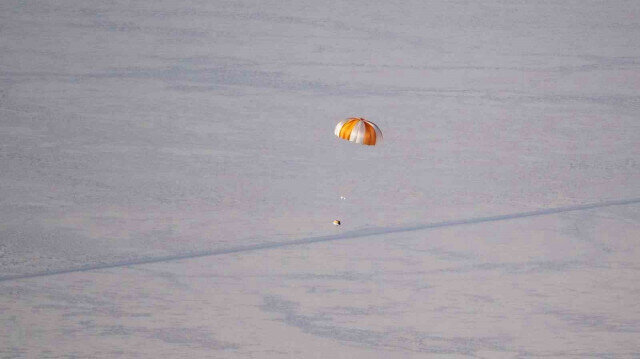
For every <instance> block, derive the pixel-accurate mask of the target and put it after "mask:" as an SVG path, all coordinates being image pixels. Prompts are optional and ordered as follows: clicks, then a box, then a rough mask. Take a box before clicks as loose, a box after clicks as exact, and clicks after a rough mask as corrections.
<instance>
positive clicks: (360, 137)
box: [334, 117, 382, 146]
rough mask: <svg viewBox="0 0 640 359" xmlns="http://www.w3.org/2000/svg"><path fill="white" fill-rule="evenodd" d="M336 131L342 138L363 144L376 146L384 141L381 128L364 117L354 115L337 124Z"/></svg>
mask: <svg viewBox="0 0 640 359" xmlns="http://www.w3.org/2000/svg"><path fill="white" fill-rule="evenodd" d="M334 133H335V134H336V136H338V137H340V138H342V139H345V140H348V141H351V142H355V143H359V144H362V145H368V146H375V145H377V144H379V143H380V142H381V141H382V131H380V128H379V127H378V126H377V125H376V124H375V123H373V122H371V121H367V120H365V119H364V118H362V117H352V118H348V119H346V120H344V121H341V122H340V123H338V124H337V125H336V129H335V131H334Z"/></svg>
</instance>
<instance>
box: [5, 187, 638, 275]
mask: <svg viewBox="0 0 640 359" xmlns="http://www.w3.org/2000/svg"><path fill="white" fill-rule="evenodd" d="M633 204H640V198H631V199H625V200H615V201H603V202H596V203H588V204H582V205H574V206H565V207H556V208H547V209H540V210H536V211H528V212H517V213H511V214H501V215H495V216H488V217H475V218H468V219H459V220H449V221H442V222H434V223H424V224H415V225H409V226H397V227H372V228H365V229H359V230H353V231H348V232H342V233H340V234H331V235H324V236H317V237H307V238H301V239H293V240H289V241H281V242H277V243H262V244H250V245H245V246H236V247H231V248H226V249H214V250H209V251H199V252H190V253H182V254H176V255H167V256H158V257H148V258H139V259H134V260H127V261H117V262H112V263H101V264H90V265H85V266H78V267H74V268H67V269H60V270H51V271H42V272H35V273H30V274H16V275H6V276H0V282H6V281H11V280H17V279H29V278H38V277H45V276H51V275H57V274H65V273H75V272H86V271H92V270H98V269H109V268H118V267H128V266H135V265H141V264H149V263H158V262H168V261H178V260H183V259H192V258H199V257H210V256H219V255H225V254H234V253H243V252H251V251H258V250H267V249H276V248H283V247H290V246H296V245H305V244H312V243H318V242H329V241H335V240H344V239H356V238H362V237H369V236H375V235H383V234H394V233H402V232H412V231H420V230H427V229H434V228H443V227H454V226H462V225H473V224H480V223H487V222H497V221H507V220H512V219H519V218H527V217H536V216H546V215H552V214H558V213H565V212H575V211H584V210H589V209H596V208H603V207H611V206H625V205H633Z"/></svg>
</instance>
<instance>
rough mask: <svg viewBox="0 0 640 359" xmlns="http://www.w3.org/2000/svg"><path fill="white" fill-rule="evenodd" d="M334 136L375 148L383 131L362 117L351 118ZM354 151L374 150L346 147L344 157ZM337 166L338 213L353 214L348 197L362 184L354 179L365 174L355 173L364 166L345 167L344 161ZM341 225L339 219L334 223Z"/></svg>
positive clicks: (339, 126) (340, 126) (341, 125)
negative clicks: (358, 184) (356, 169)
mask: <svg viewBox="0 0 640 359" xmlns="http://www.w3.org/2000/svg"><path fill="white" fill-rule="evenodd" d="M334 134H335V135H336V136H338V137H339V138H341V139H343V140H347V141H350V142H355V143H357V144H361V145H367V146H375V145H378V144H380V142H381V141H382V131H381V130H380V128H379V127H378V125H376V124H375V123H373V122H371V121H367V120H365V119H364V118H362V117H351V118H348V119H346V120H344V121H341V122H339V123H338V124H337V125H336V128H335V130H334ZM354 150H355V152H363V153H364V152H369V151H371V150H372V149H368V150H367V149H364V148H361V149H360V150H362V151H359V150H357V149H356V148H353V147H350V149H348V148H346V147H345V148H344V149H343V151H344V152H343V154H342V155H344V156H348V155H351V154H353V152H354ZM374 152H375V151H374ZM354 161H358V159H357V158H356V159H354ZM336 165H337V166H338V170H337V173H338V176H337V178H338V180H337V183H338V185H337V187H338V188H337V189H338V192H339V193H338V194H339V195H340V205H339V206H338V207H339V208H340V209H339V210H338V212H339V213H342V214H347V213H346V212H352V211H351V210H349V209H348V208H350V207H353V205H352V204H350V203H348V202H350V201H347V197H351V194H352V193H351V191H352V190H353V189H354V188H355V186H356V185H357V183H359V182H360V181H359V180H358V179H357V178H354V176H355V177H359V176H362V175H364V174H363V173H362V172H361V171H353V169H354V168H360V167H362V166H354V167H346V166H344V163H343V161H336ZM367 168H372V166H367ZM373 170H375V166H373ZM355 172H360V173H355ZM356 197H357V196H356ZM345 206H346V208H345ZM350 218H351V217H350ZM341 224H342V222H341V221H340V220H339V219H336V220H334V221H333V225H334V226H340V225H341Z"/></svg>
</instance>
